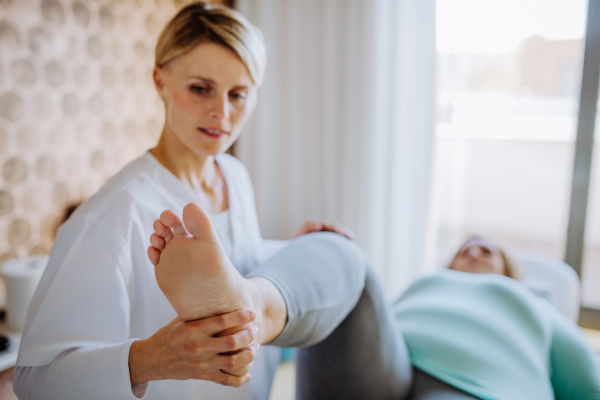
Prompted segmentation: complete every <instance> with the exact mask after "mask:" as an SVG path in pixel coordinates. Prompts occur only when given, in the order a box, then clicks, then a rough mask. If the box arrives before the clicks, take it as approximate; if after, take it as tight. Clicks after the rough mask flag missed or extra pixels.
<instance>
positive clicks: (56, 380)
mask: <svg viewBox="0 0 600 400" xmlns="http://www.w3.org/2000/svg"><path fill="white" fill-rule="evenodd" d="M132 342H133V341H128V342H125V343H121V344H117V345H114V346H107V347H100V348H80V349H74V350H69V351H66V352H64V353H62V354H60V355H59V356H58V357H57V358H56V359H55V360H54V361H52V363H50V364H48V365H44V366H37V367H28V366H17V368H16V369H15V384H14V390H15V393H16V394H17V396H18V397H19V399H21V400H30V399H31V400H37V399H44V400H55V399H56V400H71V399H73V400H79V399H89V400H95V399H98V400H101V399H102V400H104V399H115V400H117V399H127V400H129V399H131V400H135V399H138V398H141V397H142V396H143V395H144V394H145V392H146V388H147V385H138V386H136V387H134V388H133V389H132V387H131V384H130V378H129V369H128V358H129V349H130V346H131V344H132Z"/></svg>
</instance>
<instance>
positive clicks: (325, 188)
mask: <svg viewBox="0 0 600 400" xmlns="http://www.w3.org/2000/svg"><path fill="white" fill-rule="evenodd" d="M236 3H237V4H236V8H237V9H238V10H239V11H240V12H241V13H243V14H244V15H245V16H246V17H247V18H248V19H249V20H250V21H251V22H252V23H254V24H255V25H257V26H258V27H260V28H261V29H262V31H263V33H264V35H265V40H266V43H267V51H268V55H269V66H268V69H267V75H266V80H265V83H264V86H263V87H262V88H261V90H260V92H259V102H258V107H257V109H256V111H255V114H254V116H253V117H252V120H251V121H250V122H249V124H248V127H247V129H246V132H245V133H244V134H243V135H242V137H241V138H240V140H239V142H238V143H237V144H236V150H235V152H236V156H237V157H238V158H240V159H241V160H242V161H243V162H244V163H245V165H246V166H247V167H248V169H249V171H250V175H251V177H252V180H253V182H254V185H255V190H256V202H257V208H258V213H259V219H260V224H261V228H262V232H263V236H264V237H267V238H289V236H290V234H291V233H292V232H293V231H295V230H296V229H298V228H299V227H300V225H301V224H302V222H303V221H304V220H305V219H307V218H319V219H331V220H337V221H340V222H342V223H343V224H345V225H346V226H348V227H349V228H351V229H352V230H353V231H354V232H356V234H357V241H358V243H359V244H360V245H361V246H362V248H363V249H364V250H365V251H366V253H367V254H368V255H369V256H370V258H371V260H372V262H373V266H374V268H375V269H376V270H377V272H378V273H379V275H380V277H382V278H383V282H384V287H385V289H386V292H387V294H388V295H390V296H392V295H395V294H396V293H398V292H399V291H400V290H401V289H402V288H404V287H405V285H407V284H408V283H409V282H410V281H411V280H412V279H413V278H414V276H415V275H417V274H419V273H420V271H421V270H422V269H423V264H424V258H425V242H426V227H427V214H428V204H429V183H430V170H431V157H432V143H433V127H434V114H435V113H434V89H435V87H434V86H435V1H434V0H352V1H348V0H325V1H323V0H302V1H281V0H238V1H237V2H236Z"/></svg>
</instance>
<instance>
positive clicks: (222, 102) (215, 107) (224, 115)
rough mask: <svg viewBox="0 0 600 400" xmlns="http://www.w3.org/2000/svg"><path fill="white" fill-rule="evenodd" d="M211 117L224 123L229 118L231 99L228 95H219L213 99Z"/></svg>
mask: <svg viewBox="0 0 600 400" xmlns="http://www.w3.org/2000/svg"><path fill="white" fill-rule="evenodd" d="M209 114H210V117H211V118H214V119H216V120H219V121H222V120H224V119H228V118H229V99H228V96H227V95H222V94H219V95H217V96H215V97H214V98H213V102H212V104H211V107H210V111H209Z"/></svg>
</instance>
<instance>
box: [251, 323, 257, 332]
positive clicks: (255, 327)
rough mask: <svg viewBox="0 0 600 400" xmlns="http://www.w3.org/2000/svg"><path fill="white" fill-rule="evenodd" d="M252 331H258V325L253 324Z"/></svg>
mask: <svg viewBox="0 0 600 400" xmlns="http://www.w3.org/2000/svg"><path fill="white" fill-rule="evenodd" d="M252 332H254V333H256V332H258V326H256V325H254V326H253V327H252Z"/></svg>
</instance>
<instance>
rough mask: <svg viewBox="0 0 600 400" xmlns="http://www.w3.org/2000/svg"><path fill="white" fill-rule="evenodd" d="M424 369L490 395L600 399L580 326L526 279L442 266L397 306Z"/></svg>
mask: <svg viewBox="0 0 600 400" xmlns="http://www.w3.org/2000/svg"><path fill="white" fill-rule="evenodd" d="M393 310H394V314H395V317H396V321H397V324H398V328H399V329H400V331H401V332H402V335H403V336H404V339H405V341H406V345H407V347H408V350H409V352H410V357H411V360H412V363H413V365H414V366H415V367H417V368H419V369H421V370H422V371H424V372H426V373H428V374H430V375H432V376H434V377H436V378H438V379H439V380H441V381H444V382H446V383H448V384H450V385H452V386H454V387H456V388H459V389H461V390H463V391H465V392H467V393H470V394H472V395H473V396H476V397H480V398H482V399H490V400H492V399H493V400H550V399H555V398H556V399H558V400H592V399H593V400H599V399H600V374H599V372H598V370H597V368H596V365H595V363H594V359H593V355H592V352H591V349H590V348H589V347H588V345H587V343H586V341H585V339H584V337H583V333H582V331H581V329H579V327H577V325H575V324H574V323H573V322H571V321H570V320H568V319H567V318H566V317H564V316H563V315H562V314H560V312H558V311H557V310H556V309H555V308H554V307H552V306H551V305H550V304H549V303H547V302H545V301H544V300H540V299H538V298H536V297H535V296H534V295H533V294H532V293H531V292H530V291H529V290H528V289H527V288H526V287H525V286H523V285H522V284H521V283H519V282H517V281H515V280H513V279H510V278H507V277H504V276H500V275H493V274H473V273H465V272H458V271H453V270H444V271H441V272H439V273H437V274H435V275H432V276H429V277H425V278H422V279H420V280H418V281H416V282H415V283H413V284H412V285H411V286H410V287H409V288H408V289H407V290H406V291H405V292H404V293H403V294H402V296H401V297H400V298H399V299H398V300H396V301H395V302H394V304H393Z"/></svg>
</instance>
